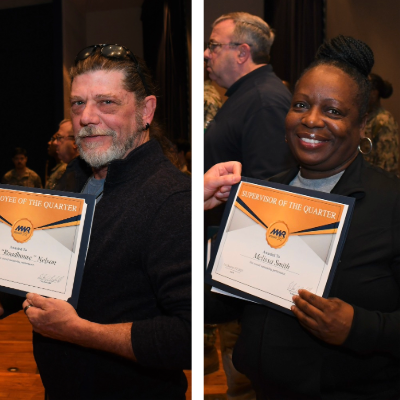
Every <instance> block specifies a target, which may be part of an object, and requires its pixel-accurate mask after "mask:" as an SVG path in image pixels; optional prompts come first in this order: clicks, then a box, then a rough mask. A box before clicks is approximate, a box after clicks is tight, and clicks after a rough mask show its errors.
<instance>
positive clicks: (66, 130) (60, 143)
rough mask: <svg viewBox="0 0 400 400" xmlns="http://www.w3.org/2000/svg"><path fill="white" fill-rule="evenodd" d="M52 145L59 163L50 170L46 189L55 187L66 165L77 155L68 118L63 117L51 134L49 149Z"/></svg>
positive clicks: (77, 151) (76, 147)
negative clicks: (57, 127)
mask: <svg viewBox="0 0 400 400" xmlns="http://www.w3.org/2000/svg"><path fill="white" fill-rule="evenodd" d="M50 146H51V147H50ZM52 147H54V149H55V150H54V152H55V157H56V158H57V160H59V163H58V164H57V165H56V166H55V167H54V168H53V169H52V170H51V175H50V176H49V179H48V180H47V183H46V189H55V188H56V185H57V184H58V182H59V181H60V179H61V177H62V176H63V175H64V173H65V169H66V168H67V165H68V164H69V163H70V162H71V161H72V160H73V159H74V158H76V157H78V156H79V150H78V146H77V145H76V144H75V136H74V132H73V130H72V123H71V120H70V119H69V118H66V119H63V120H62V121H61V122H60V124H59V129H58V131H57V132H56V133H55V134H54V135H53V136H52V138H51V141H50V142H49V149H50V148H52ZM61 185H62V182H61ZM61 187H62V186H61Z"/></svg>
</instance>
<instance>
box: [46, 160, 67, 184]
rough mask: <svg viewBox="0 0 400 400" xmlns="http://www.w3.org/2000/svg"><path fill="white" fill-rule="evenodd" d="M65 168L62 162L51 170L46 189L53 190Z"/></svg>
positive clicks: (65, 165)
mask: <svg viewBox="0 0 400 400" xmlns="http://www.w3.org/2000/svg"><path fill="white" fill-rule="evenodd" d="M66 168H67V164H66V163H65V162H62V161H60V162H59V163H58V164H57V165H56V166H55V167H54V168H52V170H51V174H50V176H49V179H47V183H46V189H54V186H56V184H57V182H58V181H59V180H60V178H61V177H62V176H63V174H64V172H65V169H66Z"/></svg>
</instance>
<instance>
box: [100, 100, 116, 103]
mask: <svg viewBox="0 0 400 400" xmlns="http://www.w3.org/2000/svg"><path fill="white" fill-rule="evenodd" d="M102 103H103V104H113V103H114V102H113V101H112V100H103V102H102Z"/></svg>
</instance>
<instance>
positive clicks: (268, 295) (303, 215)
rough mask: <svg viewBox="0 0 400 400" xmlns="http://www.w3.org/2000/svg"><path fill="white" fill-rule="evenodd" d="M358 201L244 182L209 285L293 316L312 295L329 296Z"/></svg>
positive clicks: (229, 215) (229, 210)
mask: <svg viewBox="0 0 400 400" xmlns="http://www.w3.org/2000/svg"><path fill="white" fill-rule="evenodd" d="M353 205H354V199H351V198H346V197H343V196H337V195H332V194H326V193H321V192H316V191H309V190H304V189H299V188H294V187H291V186H286V185H280V184H275V183H269V182H264V181H258V180H254V179H247V178H243V179H242V182H240V183H239V184H238V185H237V187H236V188H235V190H233V191H232V193H231V197H230V200H229V202H228V206H227V207H226V210H225V215H224V219H223V224H222V226H221V227H220V231H219V235H218V239H217V243H218V250H217V252H216V254H214V256H213V257H212V258H211V262H210V267H209V268H208V270H207V273H206V281H207V283H210V284H211V285H212V286H214V287H215V288H217V291H218V292H220V293H221V291H222V292H227V294H230V295H233V296H236V297H241V298H244V299H247V300H250V301H256V302H259V303H263V304H267V305H272V306H274V307H275V308H278V309H280V310H281V311H282V310H285V311H286V312H288V310H290V307H291V306H292V305H293V301H292V296H293V295H295V294H297V293H298V290H299V289H307V290H309V291H310V292H312V293H315V294H317V295H318V296H322V297H327V294H328V292H329V288H330V284H331V282H332V279H333V275H334V270H335V268H336V264H337V262H338V260H339V256H340V252H341V248H342V246H343V243H344V240H345V236H346V233H347V228H348V225H349V221H350V216H351V213H352V207H353Z"/></svg>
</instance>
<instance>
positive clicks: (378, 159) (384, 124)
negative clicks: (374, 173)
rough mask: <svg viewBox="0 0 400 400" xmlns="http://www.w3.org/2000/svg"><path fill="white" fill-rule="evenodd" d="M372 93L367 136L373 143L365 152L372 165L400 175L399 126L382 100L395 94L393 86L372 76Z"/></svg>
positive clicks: (366, 129)
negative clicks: (383, 105) (382, 103)
mask: <svg viewBox="0 0 400 400" xmlns="http://www.w3.org/2000/svg"><path fill="white" fill-rule="evenodd" d="M369 79H370V81H371V84H372V91H371V96H370V102H369V109H368V119H367V125H366V127H365V135H366V136H367V137H368V138H369V139H371V141H372V142H370V143H369V145H370V146H369V148H368V146H367V147H366V148H365V149H364V148H363V149H362V150H363V152H364V153H365V156H364V157H365V159H366V160H367V161H369V162H370V163H371V164H374V165H376V166H378V167H381V168H383V169H384V170H386V171H389V172H393V173H394V174H396V175H399V126H398V124H397V122H396V121H395V120H394V118H393V115H392V114H391V113H390V112H389V111H387V110H385V109H384V108H383V107H382V105H381V99H387V98H389V97H390V96H391V95H392V93H393V87H392V84H391V83H390V82H388V81H385V80H383V79H382V78H381V77H380V76H379V75H377V74H372V73H371V74H370V75H369Z"/></svg>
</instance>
